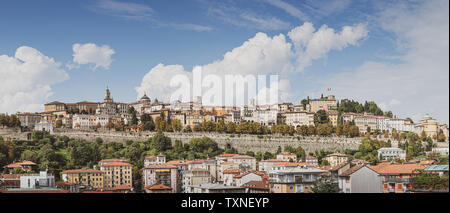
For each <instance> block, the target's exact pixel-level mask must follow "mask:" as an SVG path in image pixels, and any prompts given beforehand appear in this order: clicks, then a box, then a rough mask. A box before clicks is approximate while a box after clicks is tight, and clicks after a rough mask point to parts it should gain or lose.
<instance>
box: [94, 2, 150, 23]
mask: <svg viewBox="0 0 450 213" xmlns="http://www.w3.org/2000/svg"><path fill="white" fill-rule="evenodd" d="M90 9H91V10H94V11H96V12H102V13H106V14H109V15H112V16H117V17H122V18H127V19H137V20H142V19H148V18H150V17H151V16H152V15H153V13H154V11H153V9H152V8H150V7H149V6H147V5H144V4H136V3H130V2H120V1H113V0H100V1H98V2H97V4H95V5H94V7H91V8H90Z"/></svg>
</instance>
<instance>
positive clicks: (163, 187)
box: [145, 184, 172, 190]
mask: <svg viewBox="0 0 450 213" xmlns="http://www.w3.org/2000/svg"><path fill="white" fill-rule="evenodd" d="M145 188H146V189H150V190H172V188H171V187H168V186H166V185H163V184H155V185H148V186H146V187H145Z"/></svg>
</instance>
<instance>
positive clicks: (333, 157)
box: [325, 153, 348, 167]
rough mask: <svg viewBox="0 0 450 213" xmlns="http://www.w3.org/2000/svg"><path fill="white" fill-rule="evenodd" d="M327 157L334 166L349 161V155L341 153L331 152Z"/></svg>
mask: <svg viewBox="0 0 450 213" xmlns="http://www.w3.org/2000/svg"><path fill="white" fill-rule="evenodd" d="M325 159H326V160H327V161H328V163H330V166H332V167H334V166H337V165H340V164H342V163H346V162H347V161H348V155H346V154H341V153H334V154H329V155H327V156H326V157H325Z"/></svg>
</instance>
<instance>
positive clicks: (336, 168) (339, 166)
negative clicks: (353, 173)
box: [330, 162, 348, 171]
mask: <svg viewBox="0 0 450 213" xmlns="http://www.w3.org/2000/svg"><path fill="white" fill-rule="evenodd" d="M347 164H348V162H344V163H341V164H339V165H337V166H333V167H331V169H330V170H332V171H336V170H339V169H341V168H342V167H344V166H346V165H347Z"/></svg>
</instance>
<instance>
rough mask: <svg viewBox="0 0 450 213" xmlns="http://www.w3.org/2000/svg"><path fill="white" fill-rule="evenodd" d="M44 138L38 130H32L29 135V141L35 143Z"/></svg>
mask: <svg viewBox="0 0 450 213" xmlns="http://www.w3.org/2000/svg"><path fill="white" fill-rule="evenodd" d="M42 138H44V133H43V132H42V131H39V130H34V131H33V133H31V139H33V140H35V141H37V140H40V139H42Z"/></svg>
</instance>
